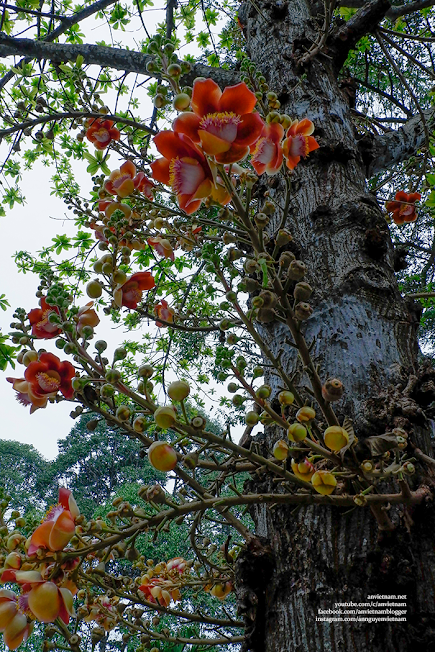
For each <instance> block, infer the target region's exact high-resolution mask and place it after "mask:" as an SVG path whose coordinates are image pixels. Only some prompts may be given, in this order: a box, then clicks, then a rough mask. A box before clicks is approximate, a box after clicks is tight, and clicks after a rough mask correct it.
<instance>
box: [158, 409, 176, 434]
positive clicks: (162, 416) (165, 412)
mask: <svg viewBox="0 0 435 652" xmlns="http://www.w3.org/2000/svg"><path fill="white" fill-rule="evenodd" d="M176 419H177V415H176V414H175V411H174V409H173V408H172V407H170V406H169V405H167V406H165V407H159V408H157V410H156V411H155V412H154V421H155V422H156V424H157V425H158V426H159V428H165V429H166V428H170V427H171V426H173V425H174V423H175V421H176Z"/></svg>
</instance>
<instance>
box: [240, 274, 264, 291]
mask: <svg viewBox="0 0 435 652" xmlns="http://www.w3.org/2000/svg"><path fill="white" fill-rule="evenodd" d="M243 281H244V283H245V286H246V291H247V292H256V291H257V290H259V289H260V283H259V282H258V281H257V280H256V279H255V278H247V277H245V278H244V279H243Z"/></svg>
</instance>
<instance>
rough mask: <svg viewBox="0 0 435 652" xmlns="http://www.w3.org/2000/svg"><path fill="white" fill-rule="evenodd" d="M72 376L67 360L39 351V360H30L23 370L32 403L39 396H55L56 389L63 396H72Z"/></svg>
mask: <svg viewBox="0 0 435 652" xmlns="http://www.w3.org/2000/svg"><path fill="white" fill-rule="evenodd" d="M74 376H75V369H74V367H73V365H72V364H71V363H70V362H67V361H64V362H61V361H60V360H59V358H58V357H57V356H56V355H53V353H41V355H40V356H39V360H36V361H35V362H31V363H30V364H29V366H28V367H27V369H26V371H25V372H24V378H25V379H26V380H27V383H28V390H27V391H28V394H29V397H30V400H31V401H32V403H35V400H38V399H40V398H45V397H47V396H48V397H49V396H55V395H56V394H57V392H58V391H60V392H61V393H62V394H63V395H64V396H65V398H72V396H73V394H74V390H73V388H72V385H71V380H72V379H73V378H74ZM14 389H15V387H14ZM35 404H36V403H35ZM38 407H39V406H38Z"/></svg>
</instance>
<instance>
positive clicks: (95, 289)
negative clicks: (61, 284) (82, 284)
mask: <svg viewBox="0 0 435 652" xmlns="http://www.w3.org/2000/svg"><path fill="white" fill-rule="evenodd" d="M102 293H103V288H102V287H101V285H100V284H99V283H98V281H89V283H88V284H87V286H86V294H87V295H88V297H90V298H91V299H98V297H101V295H102Z"/></svg>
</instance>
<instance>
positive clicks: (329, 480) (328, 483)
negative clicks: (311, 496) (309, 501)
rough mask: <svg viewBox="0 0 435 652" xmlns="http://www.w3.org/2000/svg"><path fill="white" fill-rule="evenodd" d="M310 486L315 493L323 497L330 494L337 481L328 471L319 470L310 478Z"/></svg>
mask: <svg viewBox="0 0 435 652" xmlns="http://www.w3.org/2000/svg"><path fill="white" fill-rule="evenodd" d="M311 484H312V485H313V487H314V489H315V490H316V491H317V493H319V494H322V495H323V496H328V495H329V494H332V492H333V491H334V489H335V487H336V486H337V480H336V478H335V476H334V475H332V473H330V472H329V471H324V470H321V471H316V472H315V474H314V475H313V477H312V478H311Z"/></svg>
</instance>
